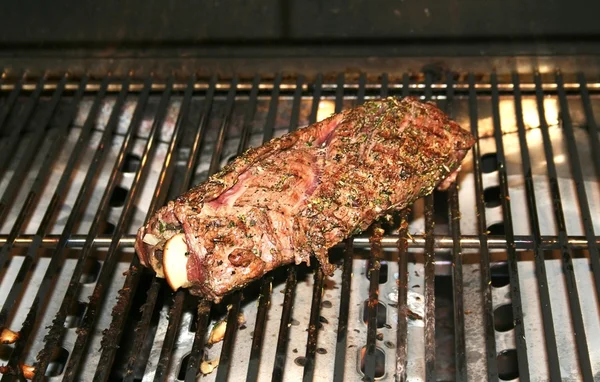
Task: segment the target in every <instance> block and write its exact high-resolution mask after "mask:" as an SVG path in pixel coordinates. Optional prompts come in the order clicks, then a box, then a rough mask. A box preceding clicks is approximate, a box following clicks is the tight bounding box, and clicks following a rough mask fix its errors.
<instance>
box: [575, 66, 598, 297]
mask: <svg viewBox="0 0 600 382" xmlns="http://www.w3.org/2000/svg"><path fill="white" fill-rule="evenodd" d="M579 83H580V90H581V99H582V101H583V110H584V111H585V119H586V121H587V127H588V128H587V131H588V136H589V140H590V145H591V150H590V151H591V152H592V155H593V157H594V167H595V169H596V177H597V178H600V140H599V139H598V132H599V130H598V125H597V123H596V119H595V118H594V111H593V110H592V103H591V102H590V94H589V91H588V87H587V84H586V81H585V77H584V75H583V73H579ZM596 245H597V243H596ZM590 260H591V262H592V270H593V273H594V285H595V287H596V301H600V258H599V257H598V256H590Z"/></svg>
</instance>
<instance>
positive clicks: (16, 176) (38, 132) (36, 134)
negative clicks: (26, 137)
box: [0, 76, 67, 257]
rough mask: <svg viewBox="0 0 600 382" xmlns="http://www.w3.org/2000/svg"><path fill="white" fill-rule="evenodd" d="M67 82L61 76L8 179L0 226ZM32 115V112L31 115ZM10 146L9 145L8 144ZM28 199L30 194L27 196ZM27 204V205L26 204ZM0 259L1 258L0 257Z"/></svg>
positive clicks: (0, 202)
mask: <svg viewBox="0 0 600 382" xmlns="http://www.w3.org/2000/svg"><path fill="white" fill-rule="evenodd" d="M66 81H67V78H66V76H63V79H62V81H61V82H60V84H59V85H61V86H59V87H57V88H56V91H55V92H54V94H53V95H52V99H51V100H50V105H49V107H48V109H47V110H46V112H45V113H44V116H43V118H41V120H42V121H43V122H42V123H38V124H37V127H36V128H35V129H34V130H33V131H32V135H33V137H32V138H31V140H30V141H29V144H28V145H27V148H26V150H25V157H24V158H23V159H21V161H19V164H18V165H17V167H16V168H15V170H14V172H13V176H12V178H11V179H10V182H9V184H8V187H7V188H6V190H5V191H4V194H3V195H2V198H0V224H1V223H2V222H4V219H5V218H6V214H7V212H8V209H7V208H6V207H8V206H10V205H12V204H13V203H14V201H15V197H16V196H17V191H20V189H21V185H22V184H23V179H24V178H25V176H26V175H27V173H28V171H27V170H28V169H29V168H30V166H31V164H32V163H33V160H34V159H35V158H36V156H37V155H36V154H37V153H38V152H39V147H40V145H41V144H42V142H43V138H44V137H45V136H46V133H47V131H46V128H47V127H48V125H49V124H50V122H51V120H52V117H53V116H54V114H55V112H56V106H57V105H58V102H59V101H60V97H61V96H62V93H63V90H64V85H65V82H66ZM31 114H33V112H32V113H31ZM9 144H10V143H9ZM16 146H18V143H15V148H16ZM29 196H30V197H32V196H31V193H30V194H29ZM30 197H28V198H27V200H26V201H25V203H24V204H23V207H22V210H21V212H20V213H19V217H18V218H17V222H16V223H14V224H13V231H15V232H14V233H13V237H15V236H16V235H17V233H18V231H19V230H20V229H21V225H22V224H23V222H24V220H25V217H26V216H27V212H26V211H27V210H28V209H29V208H30V206H31V204H30V203H31V201H32V199H30ZM28 202H29V203H28ZM0 257H1V256H0Z"/></svg>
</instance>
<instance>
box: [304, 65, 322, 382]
mask: <svg viewBox="0 0 600 382" xmlns="http://www.w3.org/2000/svg"><path fill="white" fill-rule="evenodd" d="M322 84H323V75H322V74H319V75H318V76H317V80H316V83H315V88H314V90H313V99H312V110H311V113H310V118H309V120H308V123H309V124H313V123H315V122H316V121H317V112H318V110H319V102H320V100H321V87H322ZM324 277H325V276H324V274H323V271H322V269H321V268H320V267H319V266H318V265H317V269H316V270H315V275H314V285H313V295H312V302H311V306H310V319H309V323H308V336H307V340H306V341H307V343H306V354H305V356H304V359H305V364H304V373H303V375H302V381H303V382H310V381H312V380H313V377H314V372H315V355H316V351H317V338H318V336H319V311H320V309H321V292H322V290H323V279H324Z"/></svg>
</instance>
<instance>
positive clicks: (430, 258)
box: [424, 72, 436, 382]
mask: <svg viewBox="0 0 600 382" xmlns="http://www.w3.org/2000/svg"><path fill="white" fill-rule="evenodd" d="M431 98H432V93H431V73H429V72H428V73H426V74H425V100H426V101H430V100H431ZM433 197H434V196H433V194H430V195H429V196H427V197H426V198H425V319H424V321H425V380H426V381H428V382H433V381H435V380H436V377H435V353H436V346H435V345H436V344H435V252H434V247H433V244H434V242H433V229H434V225H435V222H434V220H433V212H434V211H433V209H434V207H433Z"/></svg>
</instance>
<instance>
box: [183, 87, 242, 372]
mask: <svg viewBox="0 0 600 382" xmlns="http://www.w3.org/2000/svg"><path fill="white" fill-rule="evenodd" d="M237 83H238V78H237V77H234V78H233V79H232V80H231V87H230V89H229V92H228V94H227V103H226V105H225V111H224V115H223V121H222V123H221V127H220V129H219V138H218V139H217V141H216V142H215V147H214V150H213V154H212V158H211V162H210V167H209V169H208V175H209V176H211V175H213V174H214V173H216V172H217V171H218V170H219V161H220V158H221V153H222V151H223V143H224V141H225V135H226V131H227V128H228V127H229V120H230V119H231V114H232V112H233V105H234V101H235V96H236V91H237ZM202 301H203V302H202V304H203V306H204V309H202V315H200V314H199V315H198V317H197V322H198V329H197V330H198V331H200V330H201V329H200V325H201V324H204V323H208V321H209V317H208V315H209V314H210V309H211V306H212V303H210V302H207V301H204V300H202ZM198 312H199V313H200V312H201V311H200V309H199V310H198ZM198 347H200V348H203V347H204V337H198V336H196V337H195V338H194V343H193V344H192V353H191V354H193V355H194V356H193V357H194V358H192V356H191V355H190V359H189V361H188V371H187V373H186V375H185V379H186V381H188V380H194V379H193V378H195V376H196V374H197V373H198V368H199V367H200V361H201V359H200V358H196V357H198V356H199V355H201V354H203V353H202V350H198V349H197V348H198ZM192 366H193V367H194V368H195V369H194V370H195V371H193V372H192V370H193V369H192Z"/></svg>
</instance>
